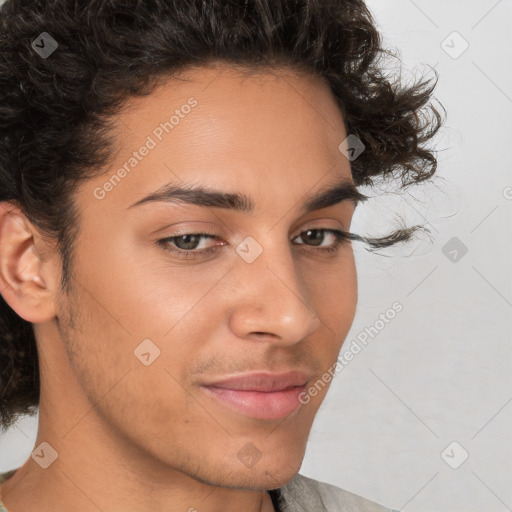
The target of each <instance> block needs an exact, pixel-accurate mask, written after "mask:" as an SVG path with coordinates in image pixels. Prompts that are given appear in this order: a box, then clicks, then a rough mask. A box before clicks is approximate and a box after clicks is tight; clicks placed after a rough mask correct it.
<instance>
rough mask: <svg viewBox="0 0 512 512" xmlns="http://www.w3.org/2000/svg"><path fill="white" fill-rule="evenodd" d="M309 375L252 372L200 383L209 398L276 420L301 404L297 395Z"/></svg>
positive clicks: (250, 414) (303, 387) (254, 416)
mask: <svg viewBox="0 0 512 512" xmlns="http://www.w3.org/2000/svg"><path fill="white" fill-rule="evenodd" d="M310 378H311V376H310V375H309V374H307V373H305V372H300V371H292V372H287V373H279V374H277V373H268V372H256V373H246V374H242V375H235V376H231V377H227V378H223V379H222V380H218V381H215V382H211V383H208V384H203V385H202V386H201V388H202V389H203V390H204V391H205V392H207V393H208V395H209V396H210V397H213V398H215V399H216V400H218V401H219V402H221V403H222V404H224V405H227V406H228V407H230V408H231V409H234V410H235V411H238V412H241V413H243V414H245V415H247V416H250V417H252V418H257V419H264V420H276V419H281V418H284V417H286V416H289V415H290V414H292V413H293V412H294V411H296V410H297V409H298V408H300V406H301V405H302V403H301V402H300V401H299V395H300V394H301V393H302V392H303V391H304V390H305V388H306V384H307V382H308V381H309V380H310Z"/></svg>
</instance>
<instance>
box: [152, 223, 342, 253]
mask: <svg viewBox="0 0 512 512" xmlns="http://www.w3.org/2000/svg"><path fill="white" fill-rule="evenodd" d="M308 231H321V232H323V233H331V234H333V235H334V236H335V237H336V241H335V243H334V245H332V246H330V247H324V248H320V249H318V248H314V247H313V248H311V249H308V250H307V252H310V251H312V252H316V253H324V254H335V253H337V252H338V249H339V248H340V246H341V245H342V244H343V242H346V241H348V240H349V239H350V236H349V233H346V232H344V231H339V230H337V229H320V228H314V229H306V230H305V231H302V232H301V233H299V235H298V236H297V237H295V238H298V237H300V236H301V235H302V234H304V233H307V232H308ZM184 236H195V237H203V238H210V239H218V237H217V236H215V235H211V234H209V233H184V234H181V235H175V236H170V237H167V238H162V239H160V240H158V241H157V243H158V245H160V246H161V247H162V249H163V250H164V251H166V252H170V253H173V254H176V255H177V256H178V257H179V258H195V257H196V256H201V257H205V256H209V255H210V254H213V253H214V252H215V251H217V250H218V249H219V248H220V247H224V245H214V246H213V247H209V248H207V249H203V250H200V251H197V250H195V249H190V250H185V249H178V248H176V247H173V246H172V245H170V244H171V241H173V240H176V239H177V238H181V237H184ZM298 245H306V244H298Z"/></svg>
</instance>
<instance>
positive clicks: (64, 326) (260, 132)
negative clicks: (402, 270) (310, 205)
mask: <svg viewBox="0 0 512 512" xmlns="http://www.w3.org/2000/svg"><path fill="white" fill-rule="evenodd" d="M183 76H184V77H186V78H187V81H184V80H180V81H176V80H169V81H168V82H166V83H165V84H164V85H162V86H160V87H159V88H158V89H156V90H155V91H154V92H153V93H152V94H150V95H149V96H146V97H144V98H138V99H135V100H133V99H132V100H130V102H129V103H128V104H127V108H126V109H125V110H124V111H123V112H122V113H121V115H120V116H119V123H118V124H117V128H116V136H117V138H118V139H117V140H118V141H120V143H121V150H120V151H119V153H118V155H117V156H116V159H115V162H114V163H113V164H112V166H111V167H109V169H108V170H107V172H106V173H105V174H104V175H103V176H98V177H95V178H93V179H91V180H88V181H86V182H84V183H82V184H81V185H80V186H79V188H78V190H77V194H76V197H75V200H76V204H77V205H78V209H79V212H80V233H79V237H78V240H77V245H76V247H75V260H74V266H73V269H72V279H71V290H70V293H69V295H66V294H64V293H62V291H61V290H60V288H59V282H60V276H61V266H60V265H61V261H60V258H59V254H58V252H57V250H56V248H55V245H54V244H52V243H51V241H48V240H45V239H43V237H42V236H41V233H40V232H39V231H38V230H37V228H36V227H35V226H34V225H33V224H31V223H30V222H29V221H28V219H26V218H25V217H24V216H23V214H22V213H21V212H20V211H19V210H18V209H17V208H15V206H14V205H12V204H7V203H3V204H2V205H1V206H0V254H1V255H2V256H1V259H0V289H2V295H3V296H4V298H5V300H6V301H7V302H8V304H9V305H10V306H11V307H12V308H13V309H14V310H15V311H16V312H17V313H18V314H19V315H20V316H21V317H22V318H24V319H25V320H27V321H30V322H32V323H33V324H34V329H35V334H36V338H37V346H38V353H39V358H40V368H41V401H40V409H39V429H38V434H37V440H36V444H35V447H38V446H39V445H40V443H42V442H47V443H49V444H50V445H51V446H52V447H53V449H55V450H56V451H57V453H58V458H57V459H56V460H55V462H54V463H53V464H51V465H50V466H49V467H48V468H47V469H42V468H41V467H40V466H39V465H38V464H37V463H36V462H35V461H34V459H33V458H32V457H30V458H29V459H28V460H27V461H26V463H25V464H24V465H23V466H22V467H21V468H19V469H18V471H17V472H16V474H15V475H14V476H13V477H12V478H10V479H9V480H7V481H6V482H5V483H4V484H3V485H2V487H1V492H2V496H3V499H4V503H5V505H6V506H7V508H9V510H10V511H11V512H23V511H29V510H39V511H40V512H49V511H52V512H64V511H66V512H67V511H68V510H79V511H83V512H89V511H91V512H92V511H94V512H97V511H98V509H99V510H103V511H107V510H108V511H134V512H135V511H138V512H140V511H146V510H152V511H155V512H159V511H164V510H165V511H170V510H172V511H191V512H192V511H193V510H197V511H198V512H213V511H219V510H222V511H224V512H231V511H239V510H245V511H254V512H256V511H259V510H263V511H266V512H268V511H272V510H274V509H273V507H272V504H271V501H270V497H269V495H268V493H267V492H265V491H266V490H267V489H274V488H277V487H280V486H282V485H284V484H285V483H287V482H288V481H289V480H290V479H291V478H292V477H293V476H294V475H295V474H296V473H297V472H298V471H299V469H300V466H301V463H302V459H303V456H304V451H305V447H306V442H307V439H308V436H309V432H310V429H311V426H312V423H313V420H314V418H315V415H316V413H317V411H318V408H319V407H320V405H321V403H322V401H323V399H324V397H325V394H326V392H327V390H328V387H329V386H328V385H327V386H324V387H323V388H322V389H321V391H320V392H319V393H318V394H317V395H316V396H315V397H312V398H311V401H310V402H309V403H308V404H307V405H302V406H301V408H300V409H298V410H297V411H295V412H293V413H292V414H291V415H289V416H288V417H286V418H284V419H280V420H261V419H254V418H251V417H249V416H246V415H244V414H242V413H240V412H236V411H234V410H232V409H230V408H228V407H226V406H225V405H223V404H221V403H219V402H218V401H216V400H214V399H213V398H211V397H209V396H207V395H206V394H205V393H204V391H202V390H201V389H200V384H201V383H202V382H203V383H204V382H205V381H211V380H214V379H218V378H221V377H223V376H226V375H228V374H233V373H235V372H248V371H256V370H265V371H274V372H284V371H288V370H293V369H302V370H306V371H308V372H309V373H310V374H311V375H312V376H313V378H312V381H313V382H314V381H316V380H317V379H318V378H320V377H321V376H322V374H324V373H325V372H326V371H327V369H328V368H329V367H331V366H332V365H333V364H334V363H335V361H336V359H337V356H338V353H339V351H340V349H341V345H342V343H343V341H344V340H345V338H346V336H347V333H348V331H349V329H350V326H351V324H352V321H353V318H354V315H355V309H356V302H357V279H356V269H355V263H354V256H353V251H352V247H351V245H350V243H349V242H346V241H345V242H342V243H341V245H340V247H339V249H338V252H337V254H334V255H326V254H323V255H322V254H321V253H320V251H319V250H318V249H317V247H315V246H314V245H312V244H311V242H309V244H308V239H307V237H306V238H304V237H303V238H301V237H300V235H301V233H304V231H306V230H307V229H315V228H316V229H320V228H322V229H341V230H344V231H348V230H349V229H350V223H351V219H352V215H353V212H354V203H353V202H351V201H348V200H346V201H343V202H342V203H340V204H337V205H335V206H331V207H328V208H324V209H321V210H317V211H314V212H311V213H308V214H305V215H304V214H301V213H300V207H301V205H302V201H303V196H304V195H305V194H309V193H313V192H315V191H319V190H320V189H323V188H325V187H326V186H328V185H330V184H332V183H334V182H337V181H339V179H340V178H345V179H346V180H347V181H351V179H352V177H351V171H350V163H349V161H348V160H347V159H346V158H345V157H344V156H343V155H342V154H341V153H340V151H339V150H338V146H339V144H340V142H341V141H343V140H344V139H345V138H346V136H347V134H346V132H345V128H344V124H343V119H342V116H341V113H340V111H339V109H338V107H337V105H336V104H335V100H334V98H333V97H332V95H331V92H330V90H329V88H328V87H327V85H326V84H324V83H323V82H321V81H319V80H318V79H313V78H310V77H307V76H300V75H296V74H294V73H293V72H291V71H285V70H282V69H281V70H279V71H277V70H272V71H271V70H269V69H267V70H265V71H261V70H260V71H258V72H255V73H253V74H252V75H248V74H244V73H241V72H240V71H239V70H236V69H234V68H232V67H229V66H227V65H217V66H215V65H211V66H209V67H202V68H197V69H193V70H188V71H187V72H186V73H185V75H183ZM191 96H193V97H194V98H195V99H197V102H198V104H197V106H196V107H195V108H194V109H193V110H192V111H191V113H190V114H188V115H187V116H186V117H184V118H183V119H180V123H179V125H178V126H176V127H175V129H173V131H171V132H170V133H169V134H166V135H165V136H164V138H163V140H162V141H161V142H159V143H158V145H157V147H156V148H154V149H153V150H151V151H150V152H149V154H148V155H147V156H146V157H145V158H144V159H143V160H142V161H140V162H139V163H138V165H137V167H136V168H134V169H133V170H132V171H131V173H130V174H129V175H127V176H126V177H124V179H123V180H121V182H120V183H119V184H117V186H116V187H115V188H114V189H113V190H111V191H110V192H109V193H108V194H107V195H106V197H105V198H104V199H102V200H99V199H97V198H96V197H94V190H95V188H97V187H98V186H99V187H101V186H102V185H103V184H104V183H105V181H106V180H107V179H108V178H109V177H110V176H111V175H112V173H113V172H114V171H115V170H117V169H118V168H119V167H121V166H122V165H123V163H125V162H126V161H127V160H128V158H129V157H130V156H131V155H132V153H133V151H135V150H137V149H138V148H140V146H141V145H142V144H143V143H144V142H145V141H146V138H147V136H148V135H150V134H151V133H152V131H153V130H154V129H155V127H157V126H158V125H159V124H160V123H161V122H163V121H165V120H168V119H169V116H170V115H171V114H172V111H173V110H174V109H175V108H179V107H180V106H181V105H183V104H185V103H186V102H187V100H188V99H189V98H190V97H191ZM169 182H173V183H177V184H183V182H186V183H200V184H203V185H206V186H211V187H215V188H218V189H221V190H223V191H230V192H243V193H246V194H247V195H249V196H251V197H252V199H253V200H254V202H255V205H256V207H255V210H254V212H252V213H243V212H235V211H228V210H223V209H219V208H208V207H200V206H193V205H188V204H184V203H182V204H179V203H164V202H160V203H157V202H152V203H147V204H144V205H140V206H137V207H133V208H129V206H130V205H131V204H132V203H134V202H136V201H138V200H139V199H141V198H142V197H144V196H146V195H148V194H149V193H151V192H154V191H155V190H157V189H158V188H159V187H160V186H162V185H164V184H167V183H169ZM178 228H179V229H182V230H183V231H180V232H179V233H177V229H178ZM204 230H209V232H210V231H211V232H212V233H213V234H216V235H218V239H217V240H212V239H202V241H201V242H200V245H199V246H198V247H199V248H198V250H201V249H203V248H204V249H206V248H208V247H212V246H215V245H220V244H222V243H224V244H225V246H224V247H219V250H218V251H217V252H216V253H213V254H212V255H208V256H204V257H201V256H199V257H197V258H195V259H183V258H179V257H178V256H176V255H174V254H172V253H169V252H166V251H165V250H164V249H163V248H162V246H159V245H158V244H157V241H158V240H160V239H163V238H166V237H171V236H177V235H182V234H184V233H198V232H202V231H204ZM247 236H252V237H253V238H254V239H255V240H256V241H257V242H258V243H259V244H260V246H261V247H262V248H263V252H262V254H261V255H260V256H259V257H258V258H257V259H256V260H255V261H253V262H252V263H250V264H249V263H247V262H246V261H245V260H244V259H242V258H241V257H240V256H239V255H238V254H237V253H236V252H235V250H234V249H235V248H236V247H237V246H238V244H239V243H241V242H242V241H243V240H244V239H245V238H246V237H247ZM334 243H335V239H334V237H333V236H332V235H329V234H328V233H325V235H324V239H323V242H322V247H328V246H332V245H334ZM174 247H176V246H174ZM180 247H181V248H183V245H181V246H180ZM315 250H316V251H317V252H315ZM147 338H149V339H151V340H152V342H153V343H154V344H155V345H156V346H157V347H158V348H159V349H160V357H158V358H157V359H155V360H154V362H153V363H152V364H150V365H149V366H145V365H143V364H142V363H141V361H140V360H139V359H138V358H137V357H135V356H134V350H135V349H136V348H137V347H138V346H139V344H140V343H141V342H142V340H144V339H147ZM247 443H252V444H253V445H254V446H255V447H256V449H257V450H258V452H259V454H260V455H261V457H260V459H259V460H258V461H257V462H256V463H255V464H254V465H252V467H249V466H248V465H245V464H243V463H242V461H241V460H240V458H239V457H238V456H237V453H238V451H239V450H240V449H241V448H243V447H244V446H246V445H247ZM42 496H44V499H41V497H42Z"/></svg>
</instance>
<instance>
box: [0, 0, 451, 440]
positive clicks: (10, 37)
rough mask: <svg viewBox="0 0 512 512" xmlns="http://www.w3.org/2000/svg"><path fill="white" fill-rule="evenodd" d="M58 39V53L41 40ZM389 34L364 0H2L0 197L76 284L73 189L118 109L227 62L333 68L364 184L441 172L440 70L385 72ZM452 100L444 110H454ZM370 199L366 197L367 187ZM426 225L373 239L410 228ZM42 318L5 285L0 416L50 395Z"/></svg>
mask: <svg viewBox="0 0 512 512" xmlns="http://www.w3.org/2000/svg"><path fill="white" fill-rule="evenodd" d="M43 32H46V33H48V34H50V35H51V37H52V38H54V39H55V40H56V41H57V42H58V50H57V51H55V53H54V54H52V55H51V56H49V57H48V58H41V57H40V56H39V55H37V54H36V53H35V49H34V48H33V47H32V42H33V41H35V40H36V38H38V37H39V36H40V34H41V33H43ZM385 55H392V56H394V55H393V54H391V53H390V52H389V50H386V49H384V48H382V43H381V37H380V34H379V32H378V31H377V28H376V25H375V22H374V20H373V18H372V15H371V13H370V12H369V10H368V8H367V6H366V5H365V3H364V0H245V2H241V1H240V0H187V1H176V0H174V1H173V0H144V1H139V0H90V1H87V2H84V1H78V0H7V1H6V2H5V3H4V4H3V5H2V7H1V8H0V201H13V202H14V203H16V204H17V205H19V206H20V207H21V209H22V211H23V213H24V214H25V215H26V216H27V218H28V219H29V220H30V221H31V222H33V223H34V224H35V225H36V226H37V227H38V228H40V229H41V231H42V233H44V234H45V235H47V236H49V237H51V238H52V239H54V240H55V241H56V242H57V247H58V249H59V252H60V254H61V257H62V265H63V268H62V279H61V288H62V290H63V291H66V290H67V289H68V285H69V277H70V269H71V268H72V256H73V243H74V241H75V240H76V237H77V235H78V227H77V226H78V220H79V216H78V213H77V211H76V209H75V205H74V203H73V199H72V198H73V191H74V190H75V189H76V187H77V185H78V184H79V182H81V181H83V180H87V179H88V178H91V177H92V176H94V175H95V174H97V173H101V171H102V168H103V167H104V166H105V165H106V164H108V163H109V162H110V159H111V157H112V155H113V154H114V144H112V140H113V139H112V138H111V136H112V133H111V125H110V124H109V123H110V120H109V118H110V116H114V115H116V114H118V113H119V112H120V110H121V108H122V107H123V105H124V104H125V102H126V100H127V99H129V98H130V97H133V96H142V95H147V94H150V93H151V91H153V90H154V88H155V87H156V86H157V85H159V84H160V83H163V82H164V81H165V80H166V79H168V78H169V77H170V76H172V75H173V74H176V73H178V72H179V71H183V70H186V69H187V68H190V67H191V66H195V67H197V66H201V65H206V64H207V63H209V62H211V61H213V60H216V61H222V62H226V63H231V64H233V65H242V66H246V67H248V68H249V69H250V68H253V69H256V68H262V67H263V68H264V67H269V68H270V67H274V68H275V67H276V66H277V67H286V68H289V69H292V70H295V71H299V72H301V73H308V74H310V75H312V76H314V77H318V78H320V79H323V80H326V81H327V83H328V85H329V86H330V89H331V91H332V93H333V95H334V98H335V99H336V102H337V104H338V105H339V108H340V110H341V112H342V114H343V119H344V121H345V125H346V131H347V133H348V134H353V135H355V136H356V137H357V138H358V139H359V140H360V141H361V142H362V143H363V144H364V145H365V147H366V149H365V151H364V152H363V153H362V154H361V155H360V156H359V157H358V158H357V159H356V160H353V161H352V162H351V170H352V176H353V179H354V183H355V184H356V186H360V185H365V186H372V185H374V183H375V180H376V179H377V178H383V177H388V176H389V177H391V178H393V179H399V180H401V186H403V187H406V186H408V185H409V184H412V183H418V182H421V181H424V180H426V179H428V178H430V177H431V176H432V175H433V173H434V172H435V170H436V167H437V159H436V157H435V156H434V153H433V152H432V151H431V150H430V149H429V148H427V147H426V143H428V142H429V141H430V140H431V139H432V138H433V136H434V135H435V134H436V132H437V131H438V130H439V128H440V127H441V125H442V123H443V120H442V116H441V115H440V113H439V111H438V110H437V109H436V108H435V107H434V106H433V105H432V103H431V99H432V92H433V90H434V88H435V85H436V84H437V73H436V79H435V80H434V81H433V82H432V81H430V80H428V81H427V80H423V79H422V80H420V81H416V82H415V83H413V84H409V85H404V84H402V83H400V82H392V81H391V80H390V79H389V77H387V76H386V73H385V68H384V65H383V64H382V60H381V57H383V56H385ZM443 110H444V109H443ZM363 197H364V196H363ZM416 228H418V226H415V227H410V228H405V229H399V230H396V231H394V232H393V233H391V234H390V235H388V236H385V237H381V238H367V237H362V236H358V235H355V234H351V235H350V236H351V237H352V239H353V240H362V241H363V242H365V243H366V244H367V245H368V246H369V247H370V248H377V247H386V246H390V245H392V244H395V243H397V242H400V241H405V240H407V239H409V238H410V236H411V234H412V233H413V232H414V231H415V229H416ZM39 386H40V383H39V364H38V355H37V347H36V342H35V337H34V332H33V328H32V324H31V323H29V322H27V321H25V320H23V319H22V318H20V317H19V316H18V315H17V314H16V313H15V312H14V311H13V310H12V309H11V308H10V307H9V306H8V304H7V303H6V302H5V300H4V299H3V297H2V296H1V295H0V427H2V429H3V430H6V429H7V428H8V427H10V426H11V425H12V424H13V423H14V422H15V420H16V419H17V417H18V416H19V415H22V414H35V413H36V412H37V406H38V404H39Z"/></svg>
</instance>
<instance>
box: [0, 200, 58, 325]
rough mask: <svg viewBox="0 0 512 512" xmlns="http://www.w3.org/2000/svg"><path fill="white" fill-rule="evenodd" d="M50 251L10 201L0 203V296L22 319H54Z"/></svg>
mask: <svg viewBox="0 0 512 512" xmlns="http://www.w3.org/2000/svg"><path fill="white" fill-rule="evenodd" d="M54 256H55V254H54V251H53V250H52V249H51V247H50V246H49V245H48V244H47V243H46V242H45V240H44V238H43V237H42V236H41V234H40V232H39V230H38V229H37V228H36V227H35V226H34V225H33V224H32V223H31V222H30V221H29V220H28V219H27V217H26V216H25V215H24V214H23V212H22V210H21V209H20V208H19V207H18V206H17V205H16V204H14V203H13V202H8V201H3V202H0V293H1V294H2V296H3V298H4V299H5V301H6V302H7V304H9V306H10V307H11V308H12V309H13V310H14V311H15V312H16V313H17V314H18V315H19V316H20V317H21V318H23V319H24V320H26V321H28V322H31V323H42V322H46V321H48V320H51V319H53V318H54V317H55V314H56V309H55V301H54V298H55V295H54V292H55V289H56V287H55V283H57V282H58V281H57V279H58V278H59V276H58V266H57V265H56V264H55V263H56V259H57V258H55V257H54Z"/></svg>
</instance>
